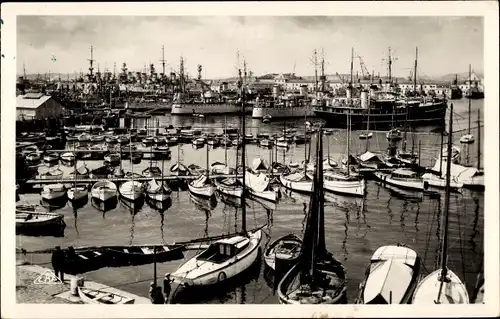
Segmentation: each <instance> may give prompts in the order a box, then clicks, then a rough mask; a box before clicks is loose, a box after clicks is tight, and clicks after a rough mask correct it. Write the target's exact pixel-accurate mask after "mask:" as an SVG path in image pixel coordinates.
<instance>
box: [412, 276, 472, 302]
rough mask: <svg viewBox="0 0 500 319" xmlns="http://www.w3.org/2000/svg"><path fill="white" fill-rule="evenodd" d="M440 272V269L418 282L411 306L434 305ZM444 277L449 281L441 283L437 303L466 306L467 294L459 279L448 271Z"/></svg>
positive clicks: (439, 282)
mask: <svg viewBox="0 0 500 319" xmlns="http://www.w3.org/2000/svg"><path fill="white" fill-rule="evenodd" d="M441 272H442V269H439V270H436V271H434V272H432V273H430V274H429V275H428V276H427V277H425V278H424V279H423V280H422V281H420V283H419V284H418V285H417V288H416V289H415V292H414V294H413V300H412V304H429V305H434V304H436V301H437V296H438V293H439V287H440V285H441V281H440V277H441ZM446 277H447V279H449V280H446V281H445V282H443V290H442V293H441V298H440V299H439V303H440V304H468V303H469V294H468V293H467V289H466V288H465V285H464V284H463V283H462V281H461V280H460V278H458V276H457V275H455V273H454V272H453V271H451V270H449V269H447V271H446Z"/></svg>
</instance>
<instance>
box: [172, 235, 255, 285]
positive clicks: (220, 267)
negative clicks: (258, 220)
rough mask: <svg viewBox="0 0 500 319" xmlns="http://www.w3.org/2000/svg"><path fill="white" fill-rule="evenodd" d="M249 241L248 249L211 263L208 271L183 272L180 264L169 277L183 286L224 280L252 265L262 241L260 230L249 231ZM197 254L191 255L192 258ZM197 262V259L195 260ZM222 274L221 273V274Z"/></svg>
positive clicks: (211, 283)
mask: <svg viewBox="0 0 500 319" xmlns="http://www.w3.org/2000/svg"><path fill="white" fill-rule="evenodd" d="M249 238H250V243H249V247H248V249H245V250H243V251H242V252H241V254H237V255H236V256H234V257H232V258H231V259H229V260H228V261H225V262H222V263H220V264H215V263H211V264H213V267H210V268H211V269H210V271H209V272H206V273H198V272H194V271H188V272H187V273H186V272H184V269H183V268H184V266H185V265H187V264H188V263H189V262H191V260H190V261H188V262H187V263H186V264H184V265H183V266H181V267H180V268H179V269H178V270H177V271H176V273H174V274H172V275H171V278H172V279H174V281H175V282H176V283H178V284H181V285H184V286H185V287H193V286H208V285H214V284H217V283H221V282H222V281H226V280H227V279H230V278H232V277H235V276H236V275H238V274H240V273H242V272H243V271H245V270H247V269H248V268H250V266H252V264H253V263H254V262H255V260H257V257H258V256H259V251H260V250H259V248H260V244H261V241H262V231H261V230H257V231H255V232H254V233H249ZM195 258H197V256H195V257H193V259H195ZM196 262H197V261H196ZM221 274H223V275H221Z"/></svg>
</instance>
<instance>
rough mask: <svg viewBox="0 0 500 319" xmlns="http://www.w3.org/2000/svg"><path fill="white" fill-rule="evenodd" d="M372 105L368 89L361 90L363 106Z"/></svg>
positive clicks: (364, 107)
mask: <svg viewBox="0 0 500 319" xmlns="http://www.w3.org/2000/svg"><path fill="white" fill-rule="evenodd" d="M369 107H370V99H369V96H368V91H366V90H363V91H361V108H363V109H367V108H369Z"/></svg>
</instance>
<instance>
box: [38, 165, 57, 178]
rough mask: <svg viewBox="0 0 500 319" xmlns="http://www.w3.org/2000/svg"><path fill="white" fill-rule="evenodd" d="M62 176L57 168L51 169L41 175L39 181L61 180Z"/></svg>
mask: <svg viewBox="0 0 500 319" xmlns="http://www.w3.org/2000/svg"><path fill="white" fill-rule="evenodd" d="M62 176H63V171H61V170H60V169H59V168H58V167H51V168H50V169H49V170H48V172H46V173H44V174H41V175H40V177H41V179H61V178H62Z"/></svg>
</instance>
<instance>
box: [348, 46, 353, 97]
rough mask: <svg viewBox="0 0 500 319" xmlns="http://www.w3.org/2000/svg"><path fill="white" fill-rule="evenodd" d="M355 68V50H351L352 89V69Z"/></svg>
mask: <svg viewBox="0 0 500 319" xmlns="http://www.w3.org/2000/svg"><path fill="white" fill-rule="evenodd" d="M353 67H354V48H351V83H350V85H349V86H350V87H351V88H352V69H353Z"/></svg>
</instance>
